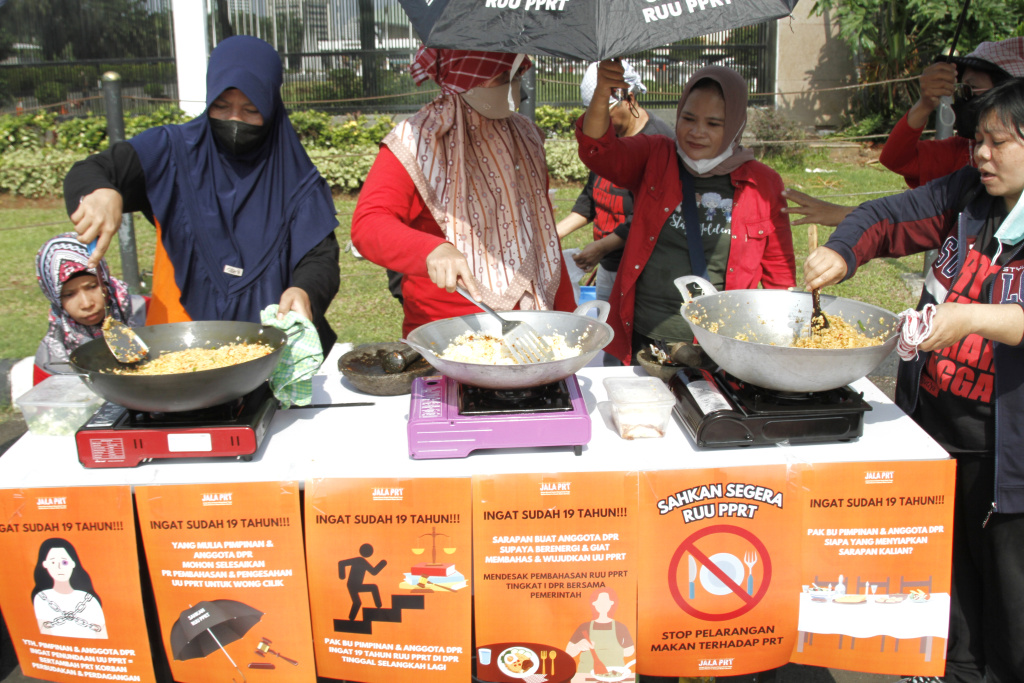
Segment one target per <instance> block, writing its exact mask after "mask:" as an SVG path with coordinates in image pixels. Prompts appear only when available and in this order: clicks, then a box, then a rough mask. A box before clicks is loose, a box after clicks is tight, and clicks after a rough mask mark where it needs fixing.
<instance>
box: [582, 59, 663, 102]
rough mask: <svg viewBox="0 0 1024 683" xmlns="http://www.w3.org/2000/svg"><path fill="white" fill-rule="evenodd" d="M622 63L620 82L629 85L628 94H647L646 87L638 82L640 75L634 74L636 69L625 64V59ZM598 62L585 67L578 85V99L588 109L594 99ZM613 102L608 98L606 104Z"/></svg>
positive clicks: (612, 99)
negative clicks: (585, 70) (622, 71)
mask: <svg viewBox="0 0 1024 683" xmlns="http://www.w3.org/2000/svg"><path fill="white" fill-rule="evenodd" d="M621 61H622V68H623V69H624V73H623V74H622V80H624V81H626V83H629V92H630V93H632V94H634V95H643V94H644V93H646V92H647V86H646V85H644V82H643V81H641V80H640V74H638V73H637V72H636V69H634V68H633V66H632V65H631V64H630V63H629V62H627V61H626V60H625V59H623V60H621ZM598 64H599V62H591V63H590V66H588V67H587V72H586V73H585V74H583V81H582V82H581V83H580V99H581V100H583V106H584V107H589V106H590V100H592V99H594V89H595V88H597V65H598ZM612 102H615V98H614V97H612V98H609V99H608V104H611V103H612Z"/></svg>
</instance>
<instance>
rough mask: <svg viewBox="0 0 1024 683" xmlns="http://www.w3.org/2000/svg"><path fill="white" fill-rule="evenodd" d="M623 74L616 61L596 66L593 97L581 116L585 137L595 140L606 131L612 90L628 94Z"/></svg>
mask: <svg viewBox="0 0 1024 683" xmlns="http://www.w3.org/2000/svg"><path fill="white" fill-rule="evenodd" d="M624 73H625V69H623V67H622V62H620V61H619V60H617V59H606V60H604V61H603V62H601V63H600V64H599V65H598V67H597V85H595V86H594V97H593V98H592V99H591V100H590V106H588V107H587V111H586V113H585V114H584V115H583V133H584V135H586V136H587V137H591V138H594V139H597V138H599V137H601V136H603V135H604V134H605V133H606V132H607V131H608V124H609V119H610V117H609V114H608V98H609V97H611V96H612V89H613V88H623V89H624V91H625V92H629V83H627V82H626V79H625V78H624V77H623V74H624Z"/></svg>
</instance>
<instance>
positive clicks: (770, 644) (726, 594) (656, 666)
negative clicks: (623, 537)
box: [638, 466, 800, 676]
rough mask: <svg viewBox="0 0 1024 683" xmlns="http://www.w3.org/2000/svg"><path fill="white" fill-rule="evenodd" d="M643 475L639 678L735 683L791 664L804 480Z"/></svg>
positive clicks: (783, 472) (717, 472)
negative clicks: (730, 681)
mask: <svg viewBox="0 0 1024 683" xmlns="http://www.w3.org/2000/svg"><path fill="white" fill-rule="evenodd" d="M640 476H641V480H640V511H639V512H640V514H639V520H640V554H641V556H642V557H643V558H644V560H643V562H642V563H641V568H640V577H639V580H640V598H639V602H640V607H639V610H640V642H641V643H642V644H643V647H642V648H641V650H640V652H639V654H638V657H639V667H640V671H641V672H642V673H645V674H651V675H661V676H696V675H714V676H734V675H740V674H747V673H753V672H758V671H766V670H769V669H773V668H776V667H779V666H782V665H783V664H785V663H786V662H788V661H789V655H790V652H791V651H792V649H793V644H794V640H795V636H796V617H797V605H796V603H795V601H794V600H793V599H792V596H793V594H794V593H795V592H798V591H799V590H800V582H799V562H798V558H799V553H800V536H799V535H798V531H799V530H798V526H799V524H800V504H799V501H798V500H796V498H797V495H798V491H799V486H798V477H797V476H788V475H787V468H786V467H783V466H778V467H743V468H730V469H703V470H684V471H662V472H644V473H641V475H640Z"/></svg>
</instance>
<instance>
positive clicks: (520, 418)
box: [409, 375, 590, 460]
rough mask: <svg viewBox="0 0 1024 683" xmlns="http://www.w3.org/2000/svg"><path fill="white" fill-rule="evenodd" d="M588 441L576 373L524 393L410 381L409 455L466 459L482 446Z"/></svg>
mask: <svg viewBox="0 0 1024 683" xmlns="http://www.w3.org/2000/svg"><path fill="white" fill-rule="evenodd" d="M589 442H590V416H589V415H588V414H587V404H586V402H585V401H584V400H583V394H582V393H581V392H580V385H579V382H577V381H576V376H575V375H570V376H569V377H567V378H565V379H563V380H559V381H558V382H553V383H551V384H545V385H543V386H540V387H531V388H529V389H512V390H498V389H481V388H480V387H473V386H469V385H466V384H459V383H458V382H456V381H455V380H453V379H451V378H449V377H444V376H442V375H433V376H430V377H417V378H416V379H414V380H413V382H412V405H411V407H410V409H409V457H410V458H414V459H416V460H425V459H430V458H465V457H466V456H467V455H469V454H470V453H471V452H472V451H475V450H479V449H483V448H539V447H543V446H572V447H573V451H574V452H575V453H576V455H581V454H582V453H583V446H584V445H585V444H587V443H589Z"/></svg>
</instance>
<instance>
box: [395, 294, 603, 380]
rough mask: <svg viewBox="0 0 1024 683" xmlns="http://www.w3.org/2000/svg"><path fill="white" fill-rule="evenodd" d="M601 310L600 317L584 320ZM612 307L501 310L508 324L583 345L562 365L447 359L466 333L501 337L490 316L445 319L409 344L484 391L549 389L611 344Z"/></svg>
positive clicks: (415, 333) (422, 329)
mask: <svg viewBox="0 0 1024 683" xmlns="http://www.w3.org/2000/svg"><path fill="white" fill-rule="evenodd" d="M591 308H596V309H597V311H598V315H599V316H600V317H599V318H596V319H595V318H590V317H587V316H586V315H584V314H585V313H586V312H587V311H588V310H590V309H591ZM608 310H609V306H608V302H606V301H587V302H585V303H583V304H581V305H580V306H579V307H578V308H577V309H576V310H575V311H574V312H572V313H563V312H561V311H502V313H501V316H502V317H503V318H505V319H506V320H522V321H525V322H527V323H529V324H530V325H532V326H533V327H535V328H536V329H537V333H538V334H540V335H541V336H544V335H547V334H561V335H564V336H565V341H566V343H567V344H568V345H569V346H575V345H576V344H579V345H580V347H581V348H582V351H581V353H580V355H578V356H575V357H573V358H565V359H563V360H555V361H549V362H546V363H530V364H528V365H483V364H479V363H462V362H458V361H451V360H445V359H443V358H441V357H440V356H439V355H438V354H440V353H443V352H444V350H445V349H446V348H448V344H450V343H451V342H452V341H454V339H455V338H456V337H458V336H460V335H463V334H466V333H467V332H478V333H481V334H489V335H492V336H495V337H501V324H500V323H499V322H498V321H497V320H495V318H494V316H492V315H490V314H489V313H477V314H475V315H463V316H460V317H458V318H445V319H444V320H435V321H434V322H430V323H427V324H425V325H420V326H419V327H417V328H416V329H415V330H413V331H412V332H410V333H409V337H408V338H407V339H406V340H405V342H406V343H407V344H408V345H409V346H411V347H413V348H414V349H416V350H417V351H419V352H420V355H422V356H423V357H424V358H426V359H427V362H428V363H430V364H431V365H433V366H434V368H435V369H436V370H437V371H438V372H440V373H441V374H442V375H445V376H447V377H451V378H452V379H454V380H457V381H459V382H461V383H463V384H470V385H473V386H477V387H484V388H485V389H525V388H527V387H536V386H540V385H542V384H550V383H551V382H557V381H558V380H560V379H564V378H566V377H568V376H569V375H571V374H573V373H574V372H576V371H577V370H579V369H580V368H582V367H583V366H585V365H586V364H587V363H589V362H590V359H591V358H593V357H594V356H595V355H596V354H597V352H598V351H600V350H601V349H603V348H604V347H605V346H607V345H608V342H610V341H611V340H612V335H613V332H612V328H611V326H609V325H608V324H607V323H606V322H604V321H605V320H606V319H607V318H608Z"/></svg>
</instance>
